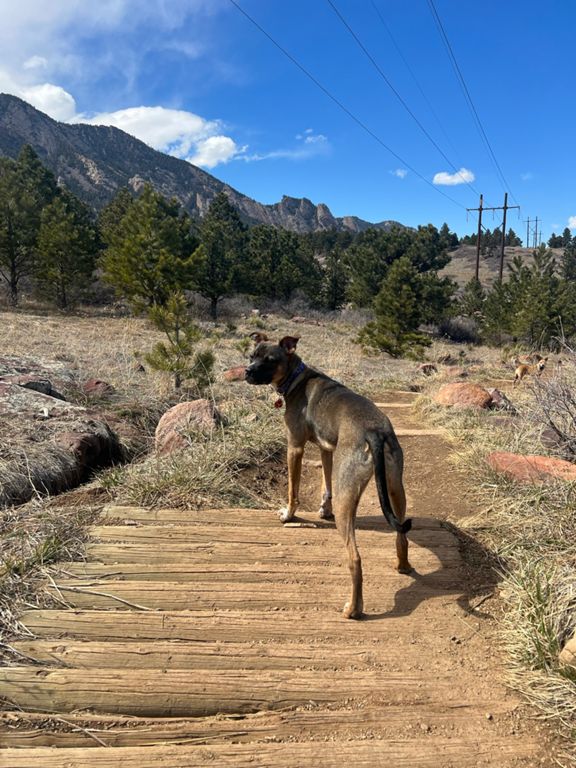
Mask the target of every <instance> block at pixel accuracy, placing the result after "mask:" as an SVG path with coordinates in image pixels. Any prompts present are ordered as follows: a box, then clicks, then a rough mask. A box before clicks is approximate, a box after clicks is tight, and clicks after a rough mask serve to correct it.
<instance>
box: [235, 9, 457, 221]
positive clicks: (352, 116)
mask: <svg viewBox="0 0 576 768" xmlns="http://www.w3.org/2000/svg"><path fill="white" fill-rule="evenodd" d="M228 1H229V2H230V3H231V4H232V5H233V6H234V7H235V8H237V9H238V11H240V13H241V14H242V15H243V16H245V17H246V18H247V19H248V21H249V22H250V23H251V24H253V25H254V26H255V27H256V29H258V30H259V31H260V32H261V33H262V34H263V35H264V36H265V37H267V38H268V40H270V42H271V43H272V44H273V45H274V46H276V48H278V50H279V51H281V52H282V53H283V54H284V56H286V58H288V59H290V61H291V62H292V63H293V64H294V65H295V66H296V67H298V69H299V70H300V71H301V72H303V73H304V74H305V75H306V77H307V78H308V79H309V80H311V81H312V82H313V83H314V85H315V86H316V87H317V88H319V89H320V90H321V91H322V92H323V93H324V94H325V95H326V96H328V98H329V99H331V100H332V101H333V102H334V103H335V104H336V105H337V106H338V107H339V108H340V109H341V110H342V111H343V112H345V113H346V114H347V115H348V117H349V118H350V119H351V120H353V121H354V122H355V123H356V124H357V125H359V126H360V127H361V128H362V130H363V131H365V132H366V133H367V134H368V135H369V136H371V137H372V138H373V139H374V140H375V141H376V142H378V144H380V146H382V147H384V149H385V150H386V151H387V152H389V153H390V154H391V155H393V156H394V157H395V158H396V159H397V160H398V161H399V162H400V163H402V165H405V166H406V168H408V169H409V170H410V171H412V173H413V174H414V175H415V176H417V177H418V178H419V179H421V180H422V181H424V182H425V183H426V184H428V186H429V187H432V189H433V190H434V191H435V192H438V194H440V195H442V196H443V197H445V198H446V199H447V200H450V202H451V203H454V205H457V206H458V207H459V208H465V206H463V205H462V203H459V202H458V201H457V200H455V199H454V198H453V197H450V195H448V194H446V192H443V191H442V190H441V189H438V187H437V186H435V185H434V184H433V183H432V182H431V181H429V180H428V179H427V178H426V177H425V176H423V175H422V174H421V173H419V172H418V171H417V170H416V169H415V168H413V167H412V165H410V163H408V162H407V161H406V160H404V158H403V157H401V156H400V155H399V154H398V153H397V152H394V150H393V149H391V148H390V147H389V146H388V145H387V144H386V143H385V142H384V141H383V140H382V139H381V138H380V137H379V136H378V135H377V134H376V133H374V131H372V130H371V128H369V127H368V126H367V125H366V124H365V123H364V122H362V120H360V118H359V117H356V115H355V114H354V113H353V112H351V111H350V110H349V109H348V107H346V106H345V105H344V104H343V103H342V102H341V101H340V100H339V99H338V98H337V97H336V96H334V95H333V94H332V93H331V92H330V91H329V90H328V89H327V88H326V87H325V86H324V85H322V83H321V82H320V81H319V80H317V79H316V78H315V77H314V75H313V74H312V73H311V72H309V71H308V70H307V69H306V67H304V65H303V64H300V62H299V61H298V60H297V59H296V58H295V57H294V56H292V54H291V53H289V52H288V51H287V50H286V49H285V48H283V47H282V46H281V45H280V43H278V42H277V41H276V40H275V39H274V38H273V37H272V35H270V34H269V33H268V32H267V31H266V30H265V29H264V28H263V27H262V26H260V24H259V23H258V22H257V21H256V20H255V19H253V18H252V16H250V14H249V13H247V11H245V10H244V8H242V6H241V5H239V3H237V2H236V0H228Z"/></svg>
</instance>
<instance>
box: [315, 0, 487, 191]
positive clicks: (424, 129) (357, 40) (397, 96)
mask: <svg viewBox="0 0 576 768" xmlns="http://www.w3.org/2000/svg"><path fill="white" fill-rule="evenodd" d="M326 2H327V3H328V5H329V6H330V7H331V8H332V10H333V11H334V13H335V14H336V16H337V17H338V18H339V19H340V21H341V22H342V24H343V25H344V27H346V29H347V30H348V32H349V33H350V35H351V36H352V37H353V39H354V40H355V41H356V43H357V45H358V46H359V48H360V49H361V50H362V51H363V52H364V54H365V55H366V57H367V58H368V60H369V61H370V62H371V64H372V66H373V67H374V69H375V70H376V71H377V72H378V74H379V75H380V77H381V78H382V79H383V80H384V82H385V83H386V85H387V86H388V87H389V88H390V90H391V91H392V93H393V94H394V96H396V98H397V99H398V101H399V102H400V104H402V106H403V107H404V109H405V110H406V112H408V114H409V115H410V117H411V118H412V120H414V122H415V123H416V125H417V126H418V128H420V130H421V131H422V133H423V134H424V135H425V136H426V138H427V139H428V141H429V142H430V143H431V144H432V145H433V146H434V147H435V148H436V149H437V150H438V152H439V153H440V154H441V155H442V157H443V158H444V160H445V161H446V162H447V163H448V165H449V166H450V167H451V168H452V170H453V171H455V173H456V175H457V176H459V177H460V178H461V179H462V181H463V182H464V183H465V184H467V185H468V186H469V187H470V189H472V190H473V191H474V192H475V193H476V194H479V193H478V191H477V190H476V189H474V187H473V185H472V184H471V183H470V182H469V181H466V179H465V178H464V177H463V176H462V175H461V173H460V171H459V170H458V168H456V166H455V165H454V164H453V163H452V161H451V160H450V158H449V157H447V156H446V154H445V153H444V151H443V150H442V148H441V147H440V146H439V145H438V144H437V142H436V141H435V140H434V138H433V137H432V136H431V135H430V133H429V132H428V131H427V130H426V128H425V127H424V125H422V123H421V122H420V120H419V119H418V118H417V117H416V115H415V114H414V112H413V111H412V110H411V109H410V107H409V106H408V104H407V103H406V101H405V100H404V99H403V97H402V95H401V94H400V93H399V92H398V90H397V89H396V88H395V87H394V85H393V84H392V82H391V81H390V79H389V78H388V77H387V75H386V73H385V72H384V71H383V70H382V68H381V67H380V65H379V64H378V62H377V61H376V60H375V59H374V57H373V56H372V54H371V53H370V51H369V50H368V49H367V48H366V46H365V45H364V44H363V43H362V41H361V40H360V38H359V37H358V35H357V34H356V32H354V30H353V29H352V27H351V26H350V24H349V23H348V22H347V21H346V19H345V18H344V16H343V15H342V14H341V13H340V11H339V10H338V8H337V7H336V5H335V4H334V3H333V2H332V0H326Z"/></svg>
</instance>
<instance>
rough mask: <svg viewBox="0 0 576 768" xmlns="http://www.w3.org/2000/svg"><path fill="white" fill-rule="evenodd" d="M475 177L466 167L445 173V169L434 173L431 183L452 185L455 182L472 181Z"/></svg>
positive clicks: (455, 183)
mask: <svg viewBox="0 0 576 768" xmlns="http://www.w3.org/2000/svg"><path fill="white" fill-rule="evenodd" d="M475 178H476V177H475V176H474V174H473V173H472V171H469V170H468V169H467V168H460V170H459V171H457V172H456V173H446V171H441V172H440V173H436V174H435V175H434V178H433V179H432V183H433V184H438V185H445V186H448V187H454V186H456V185H457V184H468V183H469V182H471V181H474V180H475Z"/></svg>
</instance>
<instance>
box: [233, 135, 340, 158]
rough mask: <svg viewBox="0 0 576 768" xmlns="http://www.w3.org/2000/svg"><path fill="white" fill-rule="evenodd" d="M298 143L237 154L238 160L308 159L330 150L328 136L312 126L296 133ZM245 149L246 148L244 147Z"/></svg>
mask: <svg viewBox="0 0 576 768" xmlns="http://www.w3.org/2000/svg"><path fill="white" fill-rule="evenodd" d="M295 138H296V139H297V141H298V144H297V145H296V146H295V147H291V148H287V149H272V150H269V151H268V152H255V153H252V154H246V153H245V152H244V153H243V154H242V155H239V159H240V160H245V161H246V162H259V161H261V160H309V159H310V158H312V157H317V156H318V155H327V154H329V153H330V151H331V149H332V148H331V146H330V142H329V141H328V137H327V136H324V134H323V133H314V129H313V128H306V130H304V131H302V133H298V134H296V137H295ZM245 149H246V148H245Z"/></svg>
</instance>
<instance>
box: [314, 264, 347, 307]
mask: <svg viewBox="0 0 576 768" xmlns="http://www.w3.org/2000/svg"><path fill="white" fill-rule="evenodd" d="M347 287H348V274H347V272H346V268H345V266H344V264H343V261H342V253H341V252H340V251H338V250H333V251H330V252H329V253H327V254H326V256H325V257H324V264H323V279H322V288H321V293H320V303H321V305H322V307H324V309H328V310H330V311H331V312H335V311H336V310H339V309H341V308H342V307H343V306H344V303H345V301H346V289H347Z"/></svg>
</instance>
